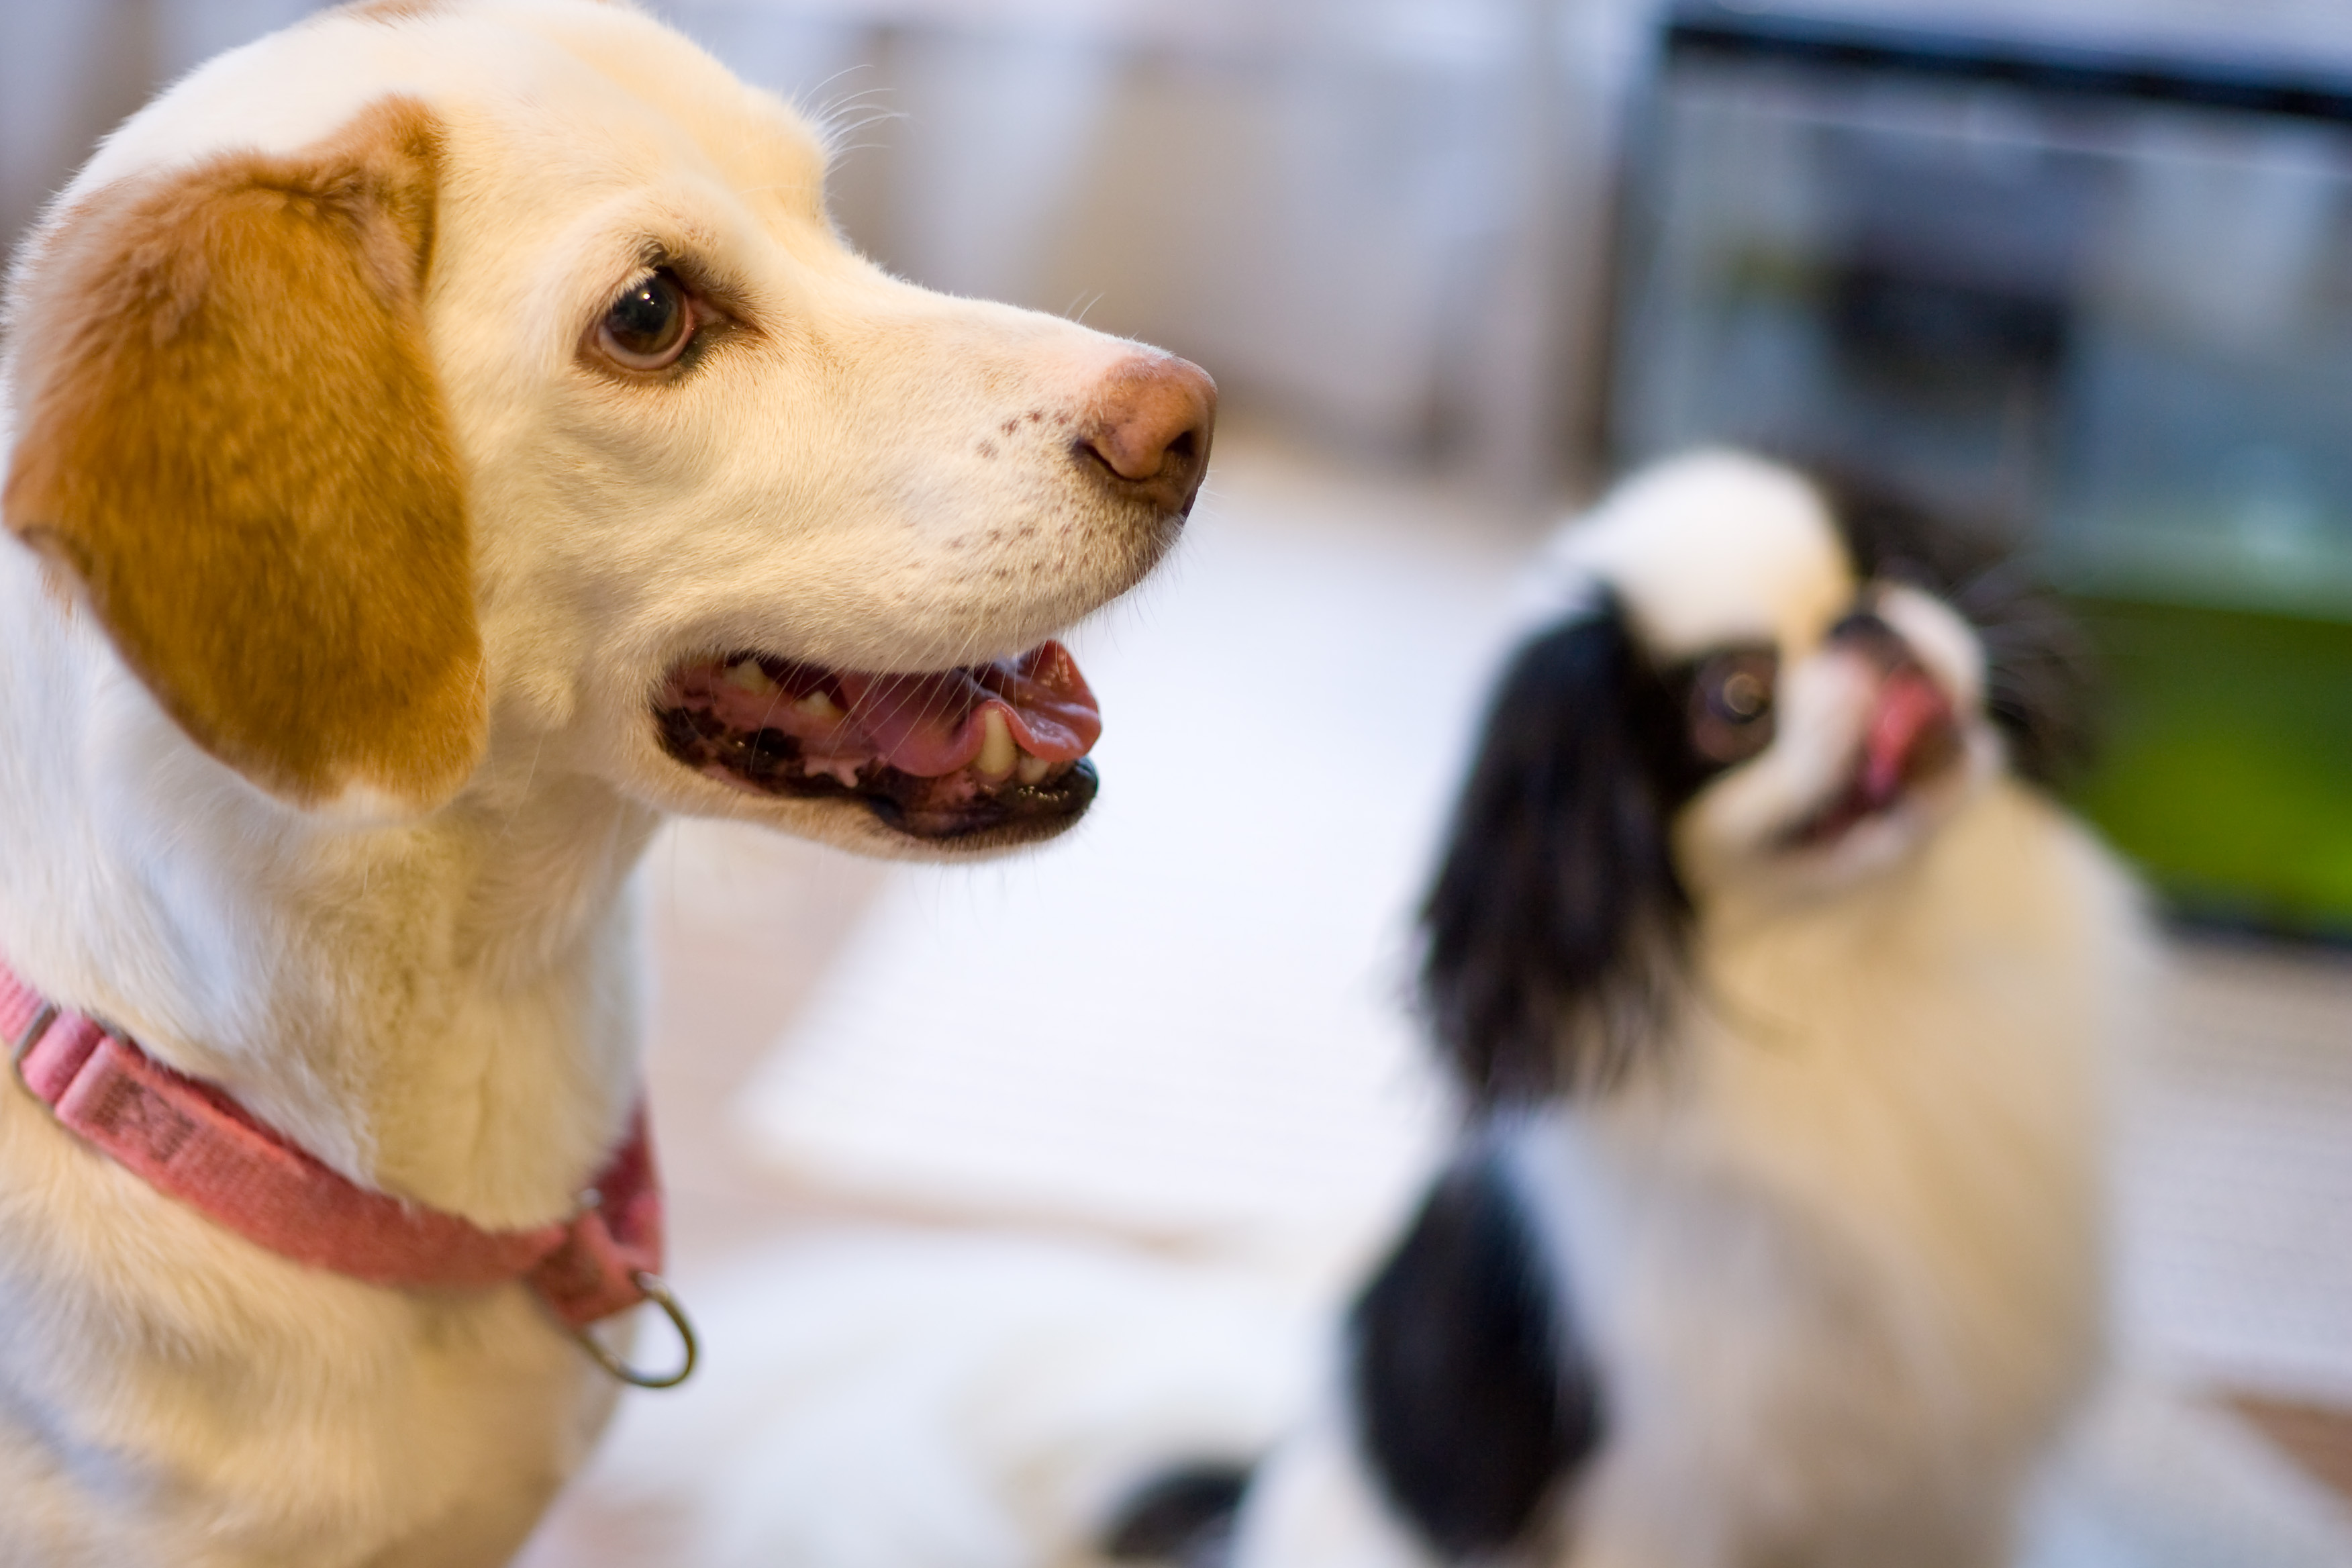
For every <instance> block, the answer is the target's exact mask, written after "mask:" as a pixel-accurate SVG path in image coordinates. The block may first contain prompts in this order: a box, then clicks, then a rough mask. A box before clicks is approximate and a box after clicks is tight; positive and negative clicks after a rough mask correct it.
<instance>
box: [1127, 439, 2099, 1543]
mask: <svg viewBox="0 0 2352 1568" xmlns="http://www.w3.org/2000/svg"><path fill="white" fill-rule="evenodd" d="M1976 555H1977V552H1973V551H1971V550H1969V549H1968V548H1965V541H1963V540H1961V539H1959V538H1958V537H1957V536H1955V535H1952V534H1949V533H1948V532H1941V533H1939V532H1938V531H1935V530H1933V529H1931V528H1927V527H1925V526H1922V525H1920V524H1918V523H1917V522H1916V521H1915V519H1914V517H1913V516H1912V515H1911V514H1909V513H1907V512H1906V511H1904V510H1902V509H1900V508H1898V507H1895V506H1893V505H1891V504H1889V503H1887V502H1885V501H1884V500H1868V499H1864V498H1861V497H1859V496H1857V495H1855V494H1853V493H1852V492H1846V493H1843V494H1841V493H1839V492H1837V491H1834V490H1833V489H1832V488H1831V487H1830V486H1828V485H1825V484H1823V483H1822V482H1819V481H1816V480H1814V479H1810V478H1807V477H1805V476H1803V475H1801V474H1799V473H1797V472H1795V471H1792V470H1790V469H1789V468H1782V467H1780V466H1777V465H1774V464H1771V463H1768V462H1765V461H1763V460H1761V459H1759V458H1752V457H1748V456H1744V455H1741V454H1738V453H1732V452H1721V451H1717V452H1706V453H1701V454H1697V455H1694V456H1690V457H1685V458H1680V459H1677V460H1675V461H1672V462H1670V463H1667V464H1665V465H1664V466H1662V467H1659V468H1654V469H1652V470H1650V471H1649V472H1647V473H1644V474H1642V475H1639V476H1636V477H1635V478H1633V479H1632V480H1630V481H1629V482H1627V483H1626V484H1625V485H1623V486H1622V488H1621V489H1618V490H1617V491H1616V492H1615V493H1614V494H1613V495H1612V496H1611V497H1610V498H1609V499H1608V500H1605V501H1604V502H1603V503H1602V504H1601V506H1600V507H1599V508H1598V509H1597V510H1594V511H1593V512H1592V513H1591V514H1590V515H1589V516H1587V517H1586V518H1584V519H1582V520H1580V521H1578V522H1577V523H1575V524H1573V525H1572V526H1571V527H1570V529H1569V530H1568V531H1566V532H1565V533H1564V534H1563V535H1562V536H1561V538H1560V539H1559V542H1558V543H1557V545H1556V546H1555V547H1554V552H1553V554H1552V556H1551V558H1550V568H1551V570H1550V571H1549V574H1548V576H1549V584H1550V591H1551V593H1552V594H1553V595H1554V597H1553V598H1552V601H1551V606H1552V607H1551V613H1550V614H1549V617H1548V619H1547V621H1546V623H1545V624H1544V625H1543V626H1542V627H1541V629H1539V630H1538V631H1536V632H1535V633H1534V634H1533V635H1531V636H1530V637H1528V638H1527V640H1526V641H1525V642H1524V644H1523V645H1522V646H1520V647H1519V648H1518V649H1517V653H1516V654H1515V655H1514V656H1513V657H1512V658H1511V659H1510V662H1509V665H1508V668H1507V670H1506V671H1505V673H1504V674H1503V676H1502V678H1501V681H1500V684H1499V688H1498V689H1497V691H1496V696H1495V699H1494V705H1493V709H1492V711H1491V714H1490V716H1489V717H1488V719H1487V721H1486V730H1485V732H1484V737H1483V741H1482V742H1481V748H1480V751H1479V753H1478V756H1477V758H1476V762H1475V766H1474V768H1473V770H1472V772H1471V774H1470V777H1469V780H1468V783H1467V784H1466V787H1465V790H1464V792H1463V795H1462V797H1461V801H1460V804H1459V806H1458V808H1457V815H1456V817H1455V820H1454V826H1453V830H1452V837H1451V840H1450V843H1449V844H1448V846H1447V847H1446V849H1445V852H1444V859H1443V863H1442V865H1441V867H1440V868H1439V870H1438V873H1437V877H1436V879H1435V884H1434V888H1433V891H1432V892H1431V894H1430V896H1429V900H1428V903H1427V906H1426V910H1425V911H1424V913H1425V924H1426V937H1427V950H1426V962H1425V967H1424V970H1423V977H1422V979H1423V1000H1424V1003H1425V1005H1426V1007H1427V1009H1428V1013H1429V1016H1430V1020H1431V1024H1432V1026H1433V1032H1434V1034H1435V1037H1436V1038H1437V1039H1438V1041H1439V1042H1440V1043H1441V1045H1442V1047H1443V1048H1444V1051H1445V1053H1446V1054H1447V1056H1448V1058H1449V1060H1450V1063H1451V1065H1452V1067H1453V1068H1454V1070H1455V1072H1456V1074H1457V1076H1458V1078H1459V1080H1460V1082H1461V1083H1462V1085H1463V1086H1464V1088H1465V1091H1466V1094H1467V1097H1468V1099H1469V1100H1470V1102H1471V1104H1472V1105H1473V1106H1474V1107H1475V1113H1474V1114H1473V1115H1472V1116H1471V1117H1470V1119H1469V1125H1468V1129H1467V1131H1465V1135H1464V1136H1463V1138H1462V1140H1461V1142H1460V1143H1459V1146H1458V1149H1457V1151H1456V1152H1455V1155H1454V1159H1453V1160H1452V1162H1451V1163H1450V1164H1449V1165H1448V1166H1447V1168H1446V1169H1445V1170H1444V1172H1443V1173H1441V1174H1440V1175H1439V1176H1438V1178H1437V1179H1436V1181H1435V1183H1434V1184H1433V1186H1432V1187H1431V1188H1430V1190H1429V1192H1428V1194H1427V1197H1426V1199H1425V1201H1424V1202H1423V1205H1422V1206H1421V1208H1420V1210H1419V1213H1418V1214H1417V1215H1415V1216H1414V1217H1413V1218H1412V1220H1411V1222H1410V1224H1409V1225H1408V1226H1406V1228H1405V1231H1404V1234H1403V1236H1402V1239H1401V1240H1399V1241H1398V1242H1397V1243H1396V1245H1395V1247H1394V1248H1393V1250H1392V1251H1391V1253H1390V1254H1389V1255H1388V1257H1387V1258H1386V1261H1385V1262H1384V1263H1382V1264H1381V1266H1380V1268H1378V1270H1377V1271H1376V1272H1375V1273H1374V1275H1373V1277H1372V1278H1371V1279H1370V1282H1369V1283H1368V1284H1367V1285H1366V1286H1365V1287H1364V1288H1363V1289H1362V1291H1361V1293H1360V1295H1359V1297H1358V1298H1357V1300H1356V1301H1355V1304H1354V1308H1353V1310H1352V1314H1351V1316H1350V1318H1349V1324H1348V1332H1347V1334H1346V1335H1345V1337H1344V1350H1343V1354H1342V1358H1341V1359H1342V1366H1341V1369H1340V1376H1339V1379H1338V1382H1339V1384H1340V1386H1339V1388H1338V1389H1336V1390H1335V1392H1334V1394H1333V1395H1332V1396H1331V1398H1330V1399H1329V1400H1328V1406H1327V1408H1326V1410H1325V1412H1324V1414H1323V1415H1322V1416H1321V1417H1320V1418H1319V1419H1318V1421H1316V1422H1315V1423H1313V1424H1310V1425H1309V1426H1307V1427H1306V1428H1305V1429H1303V1430H1300V1431H1298V1432H1297V1433H1295V1434H1294V1435H1293V1436H1290V1437H1289V1438H1288V1439H1286V1441H1285V1442H1283V1443H1282V1444H1281V1445H1279V1446H1278V1447H1276V1449H1275V1450H1274V1451H1273V1452H1272V1453H1271V1454H1269V1455H1267V1456H1266V1457H1265V1458H1264V1459H1263V1461H1262V1462H1260V1463H1259V1464H1257V1465H1256V1466H1255V1467H1254V1468H1253V1469H1252V1470H1250V1471H1249V1472H1247V1473H1246V1474H1244V1473H1241V1472H1235V1473H1233V1474H1230V1475H1221V1474H1220V1473H1218V1472H1217V1471H1216V1470H1215V1469H1213V1468H1207V1469H1197V1470H1187V1471H1180V1472H1175V1473H1171V1474H1170V1475H1168V1476H1166V1477H1164V1478H1162V1479H1160V1481H1158V1482H1156V1483H1154V1484H1153V1485H1150V1486H1148V1487H1146V1488H1145V1489H1143V1490H1142V1492H1141V1493H1140V1494H1139V1495H1138V1496H1137V1497H1136V1498H1135V1499H1134V1500H1132V1501H1131V1503H1130V1504H1129V1507H1128V1508H1127V1509H1126V1510H1125V1511H1124V1514H1123V1517H1122V1519H1121V1520H1120V1521H1119V1522H1118V1524H1117V1525H1116V1526H1115V1527H1114V1528H1113V1529H1111V1530H1110V1531H1108V1545H1109V1550H1110V1554H1111V1555H1113V1556H1115V1557H1128V1558H1137V1557H1159V1558H1162V1559H1166V1560H1178V1561H1182V1562H1185V1563H1188V1564H1198V1563H1218V1564H1221V1565H1230V1568H1429V1565H1431V1564H1471V1563H1476V1564H1485V1563H1512V1564H1531V1565H1533V1564H1539V1565H1542V1568H1784V1565H1785V1568H1991V1565H1993V1564H1997V1563H2002V1562H2004V1561H2006V1553H2007V1552H2008V1550H2009V1548H2010V1544H2011V1531H2012V1526H2013V1522H2014V1516H2015V1513H2016V1511H2017V1505H2018V1503H2019V1501H2020V1499H2021V1491H2022V1489H2023V1487H2024V1484H2025V1482H2026V1481H2027V1479H2028V1478H2029V1476H2030V1474H2031V1473H2032V1469H2033V1468H2034V1466H2035V1463H2036V1461H2037V1459H2038V1458H2039V1457H2040V1456H2041V1455H2042V1453H2043V1451H2044V1449H2045V1448H2046V1447H2047V1446H2048V1445H2049V1444H2050V1443H2051V1441H2052V1440H2053V1436H2055V1435H2056V1434H2057V1433H2058V1431H2059V1429H2060V1428H2061V1426H2063V1423H2064V1421H2065V1419H2066V1417H2067V1416H2068V1415H2069V1413H2070V1411H2071V1410H2072V1409H2073V1408H2074V1405H2075V1404H2076V1403H2077V1401H2078V1399H2079V1398H2080V1396H2081V1395H2082V1394H2084V1392H2085V1391H2086V1389H2087V1387H2088V1385H2089V1384H2090V1383H2091V1382H2092V1380H2093V1378H2094V1375H2095V1372H2096V1370H2097V1367H2098V1364H2099V1361H2100V1355H2101V1344H2102V1327H2103V1321H2104V1315H2105V1311H2104V1310H2105V1291H2104V1287H2103V1267H2102V1265H2103V1258H2102V1254H2103V1236H2104V1229H2105V1227H2104V1223H2103V1210H2102V1191H2101V1188H2102V1183H2101V1163H2102V1162H2101V1148H2102V1139H2101V1129H2100V1120H2101V1118H2100V1108H2101V1099H2102V1092H2101V1083H2100V1079H2101V1073H2100V1058H2101V1057H2102V1055H2103V1047H2104V1042H2105V1040H2106V1039H2107V1038H2108V1037H2110V1036H2111V1035H2112V1034H2113V1033H2114V1032H2115V1031H2116V1028H2117V1027H2119V1026H2120V1024H2121V1022H2122V1014H2123V1011H2124V1009H2125V1006H2126V1003H2127V1002H2128V999H2129V993H2130V991H2131V989H2132V984H2133V976H2134V971H2135V970H2136V968H2137V965H2138V964H2139V963H2141V962H2142V961H2143V955H2144V952H2145V948H2144V944H2143V941H2142V934H2141V932H2142V926H2141V919H2140V915H2139V910H2138V900H2137V895H2136V893H2135V891H2134V889H2133V887H2132V885H2131V883H2130V881H2129V879H2128V878H2127V877H2126V875H2125V874H2124V873H2123V872H2122V871H2121V870H2120V869H2119V868H2117V867H2116V865H2115V863H2114V862H2113V861H2111V860H2110V859H2109V858H2108V857H2107V856H2106V855H2105V853H2104V852H2103V851H2102V850H2101V849H2100V848H2099V847H2098V846H2097V845H2095V843H2094V842H2093V840H2092V839H2091V837H2089V836H2088V835H2087V834H2086V833H2085V832H2084V830H2083V829H2082V828H2081V827H2079V826H2077V825H2076V824H2075V823H2074V821H2073V820H2071V819H2070V818H2069V817H2068V816H2067V815H2066V814H2065V813H2064V812H2063V810H2062V809H2060V808H2059V807H2058V806H2057V805H2053V803H2052V801H2051V800H2050V799H2049V798H2047V797H2046V796H2045V795H2043V794H2042V792H2041V790H2040V788H2039V787H2038V785H2039V784H2041V783H2042V782H2043V781H2045V780H2046V779H2047V778H2048V776H2049V774H2050V773H2051V771H2052V770H2053V767H2055V766H2057V765H2058V764H2059V763H2062V762H2063V760H2064V759H2065V757H2066V755H2067V754H2068V752H2070V750H2071V748H2072V747H2073V745H2074V735H2075V733H2076V731H2075V728H2074V714H2073V712H2072V711H2071V710H2072V709H2073V708H2074V706H2076V704H2077V702H2078V700H2079V697H2080V683H2079V681H2078V679H2076V675H2077V672H2078V671H2079V668H2080V663H2079V660H2077V659H2076V658H2074V655H2073V654H2072V652H2071V644H2070V642H2069V641H2068V639H2067V637H2066V636H2065V634H2064V629H2063V620H2061V619H2059V618H2058V617H2056V616H2054V614H2053V613H2052V612H2051V611H2050V610H2049V609H2048V608H2047V606H2046V605H2044V604H2043V603H2042V601H2039V600H2037V599H2035V598H2033V597H2032V595H2025V594H2022V593H2020V592H2016V591H2013V589H2012V588H2011V585H2010V584H2008V582H2007V581H2006V578H2005V574H2004V573H2003V571H2002V570H2001V569H2000V568H1998V567H1994V568H1992V569H1990V570H1988V569H1987V568H1986V565H1985V563H1984V562H1983V561H1982V560H1979V559H1977V558H1975V557H1976Z"/></svg>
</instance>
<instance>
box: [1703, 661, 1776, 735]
mask: <svg viewBox="0 0 2352 1568" xmlns="http://www.w3.org/2000/svg"><path fill="white" fill-rule="evenodd" d="M1710 705H1711V706H1712V707H1713V708H1714V710H1715V712H1716V716H1717V718H1721V719H1728V720H1730V721H1732V722H1733V723H1735V724H1746V723H1750V722H1752V721H1756V720H1758V719H1761V718H1762V717H1764V714H1765V712H1766V710H1769V708H1770V707H1771V706H1772V690H1771V688H1769V687H1768V686H1766V685H1765V684H1764V682H1763V681H1762V680H1760V679H1758V678H1757V677H1756V676H1755V675H1754V674H1752V673H1751V672H1749V671H1748V670H1745V669H1735V670H1733V671H1732V672H1731V673H1730V674H1729V675H1727V676H1726V677H1725V678H1724V681H1723V684H1722V685H1721V686H1719V687H1717V688H1716V691H1715V696H1714V698H1713V700H1712V702H1711V704H1710Z"/></svg>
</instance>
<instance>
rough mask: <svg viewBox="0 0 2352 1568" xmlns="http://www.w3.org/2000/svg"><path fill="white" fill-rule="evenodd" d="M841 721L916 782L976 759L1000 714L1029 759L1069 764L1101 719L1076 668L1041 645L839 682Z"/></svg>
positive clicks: (1052, 647)
mask: <svg viewBox="0 0 2352 1568" xmlns="http://www.w3.org/2000/svg"><path fill="white" fill-rule="evenodd" d="M839 679H840V682H841V692H842V698H843V700H844V701H845V702H846V703H847V704H848V708H849V717H850V718H851V720H852V721H855V722H856V725H857V727H858V729H859V730H861V731H864V732H865V735H866V742H867V743H868V744H870V745H871V746H873V748H874V750H875V751H876V752H877V753H878V754H879V755H880V756H881V759H882V760H883V761H884V762H886V763H888V764H889V765H890V766H892V767H894V768H897V769H898V770H899V771H900V772H901V773H912V774H914V775H915V776H916V777H917V778H938V777H940V776H941V775H943V774H946V773H954V772H955V771H956V770H957V769H958V768H961V767H962V766H964V765H965V764H966V763H970V762H971V760H972V759H973V758H974V757H976V756H978V755H979V754H980V748H981V746H982V743H983V742H985V741H986V739H987V732H986V731H987V723H986V719H985V715H986V713H987V710H990V709H995V710H998V711H999V712H1002V713H1003V715H1004V722H1005V727H1006V728H1007V729H1008V730H1010V731H1012V733H1013V741H1014V742H1016V743H1017V744H1018V745H1019V746H1020V748H1021V749H1022V750H1023V751H1024V752H1027V753H1028V754H1029V755H1031V756H1033V757H1042V758H1044V759H1045V760H1046V761H1047V762H1054V763H1068V762H1076V760H1077V759H1078V758H1080V757H1083V756H1085V755H1086V754H1087V752H1088V751H1090V750H1092V749H1093V746H1094V743H1095V742H1096V740H1097V739H1098V738H1099V737H1100V736H1101V734H1102V712H1101V710H1099V709H1097V707H1096V706H1095V696H1094V693H1093V692H1091V691H1089V690H1087V682H1086V678H1085V677H1084V676H1082V675H1080V674H1079V673H1078V665H1077V661H1076V659H1074V658H1071V657H1070V652H1069V649H1067V648H1066V647H1063V646H1062V645H1061V644H1060V643H1057V642H1048V643H1044V644H1041V645H1040V646H1038V647H1035V648H1033V649H1031V650H1030V651H1029V652H1028V653H1025V654H1024V655H1022V656H1021V658H1018V659H999V660H998V661H997V662H996V663H994V664H991V665H983V666H981V667H979V668H971V669H951V670H946V671H942V672H940V673H939V674H935V675H856V674H851V673H848V672H844V673H843V674H842V675H841V676H840V678H839Z"/></svg>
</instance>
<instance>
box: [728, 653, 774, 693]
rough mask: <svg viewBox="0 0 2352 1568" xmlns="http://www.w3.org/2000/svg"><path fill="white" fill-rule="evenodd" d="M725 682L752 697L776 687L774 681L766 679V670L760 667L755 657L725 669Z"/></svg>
mask: <svg viewBox="0 0 2352 1568" xmlns="http://www.w3.org/2000/svg"><path fill="white" fill-rule="evenodd" d="M727 684H728V685H730V686H732V687H734V688H735V689H737V690H739V691H748V692H750V693H751V695H752V696H754V697H765V696H767V695H768V694H769V693H770V692H772V691H773V690H775V689H776V683H775V682H774V681H772V680H771V679H768V672H767V671H766V670H764V669H761V668H760V661H759V660H758V659H756V658H747V659H745V660H743V661H742V662H741V663H740V664H734V665H730V666H729V667H728V669H727Z"/></svg>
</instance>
